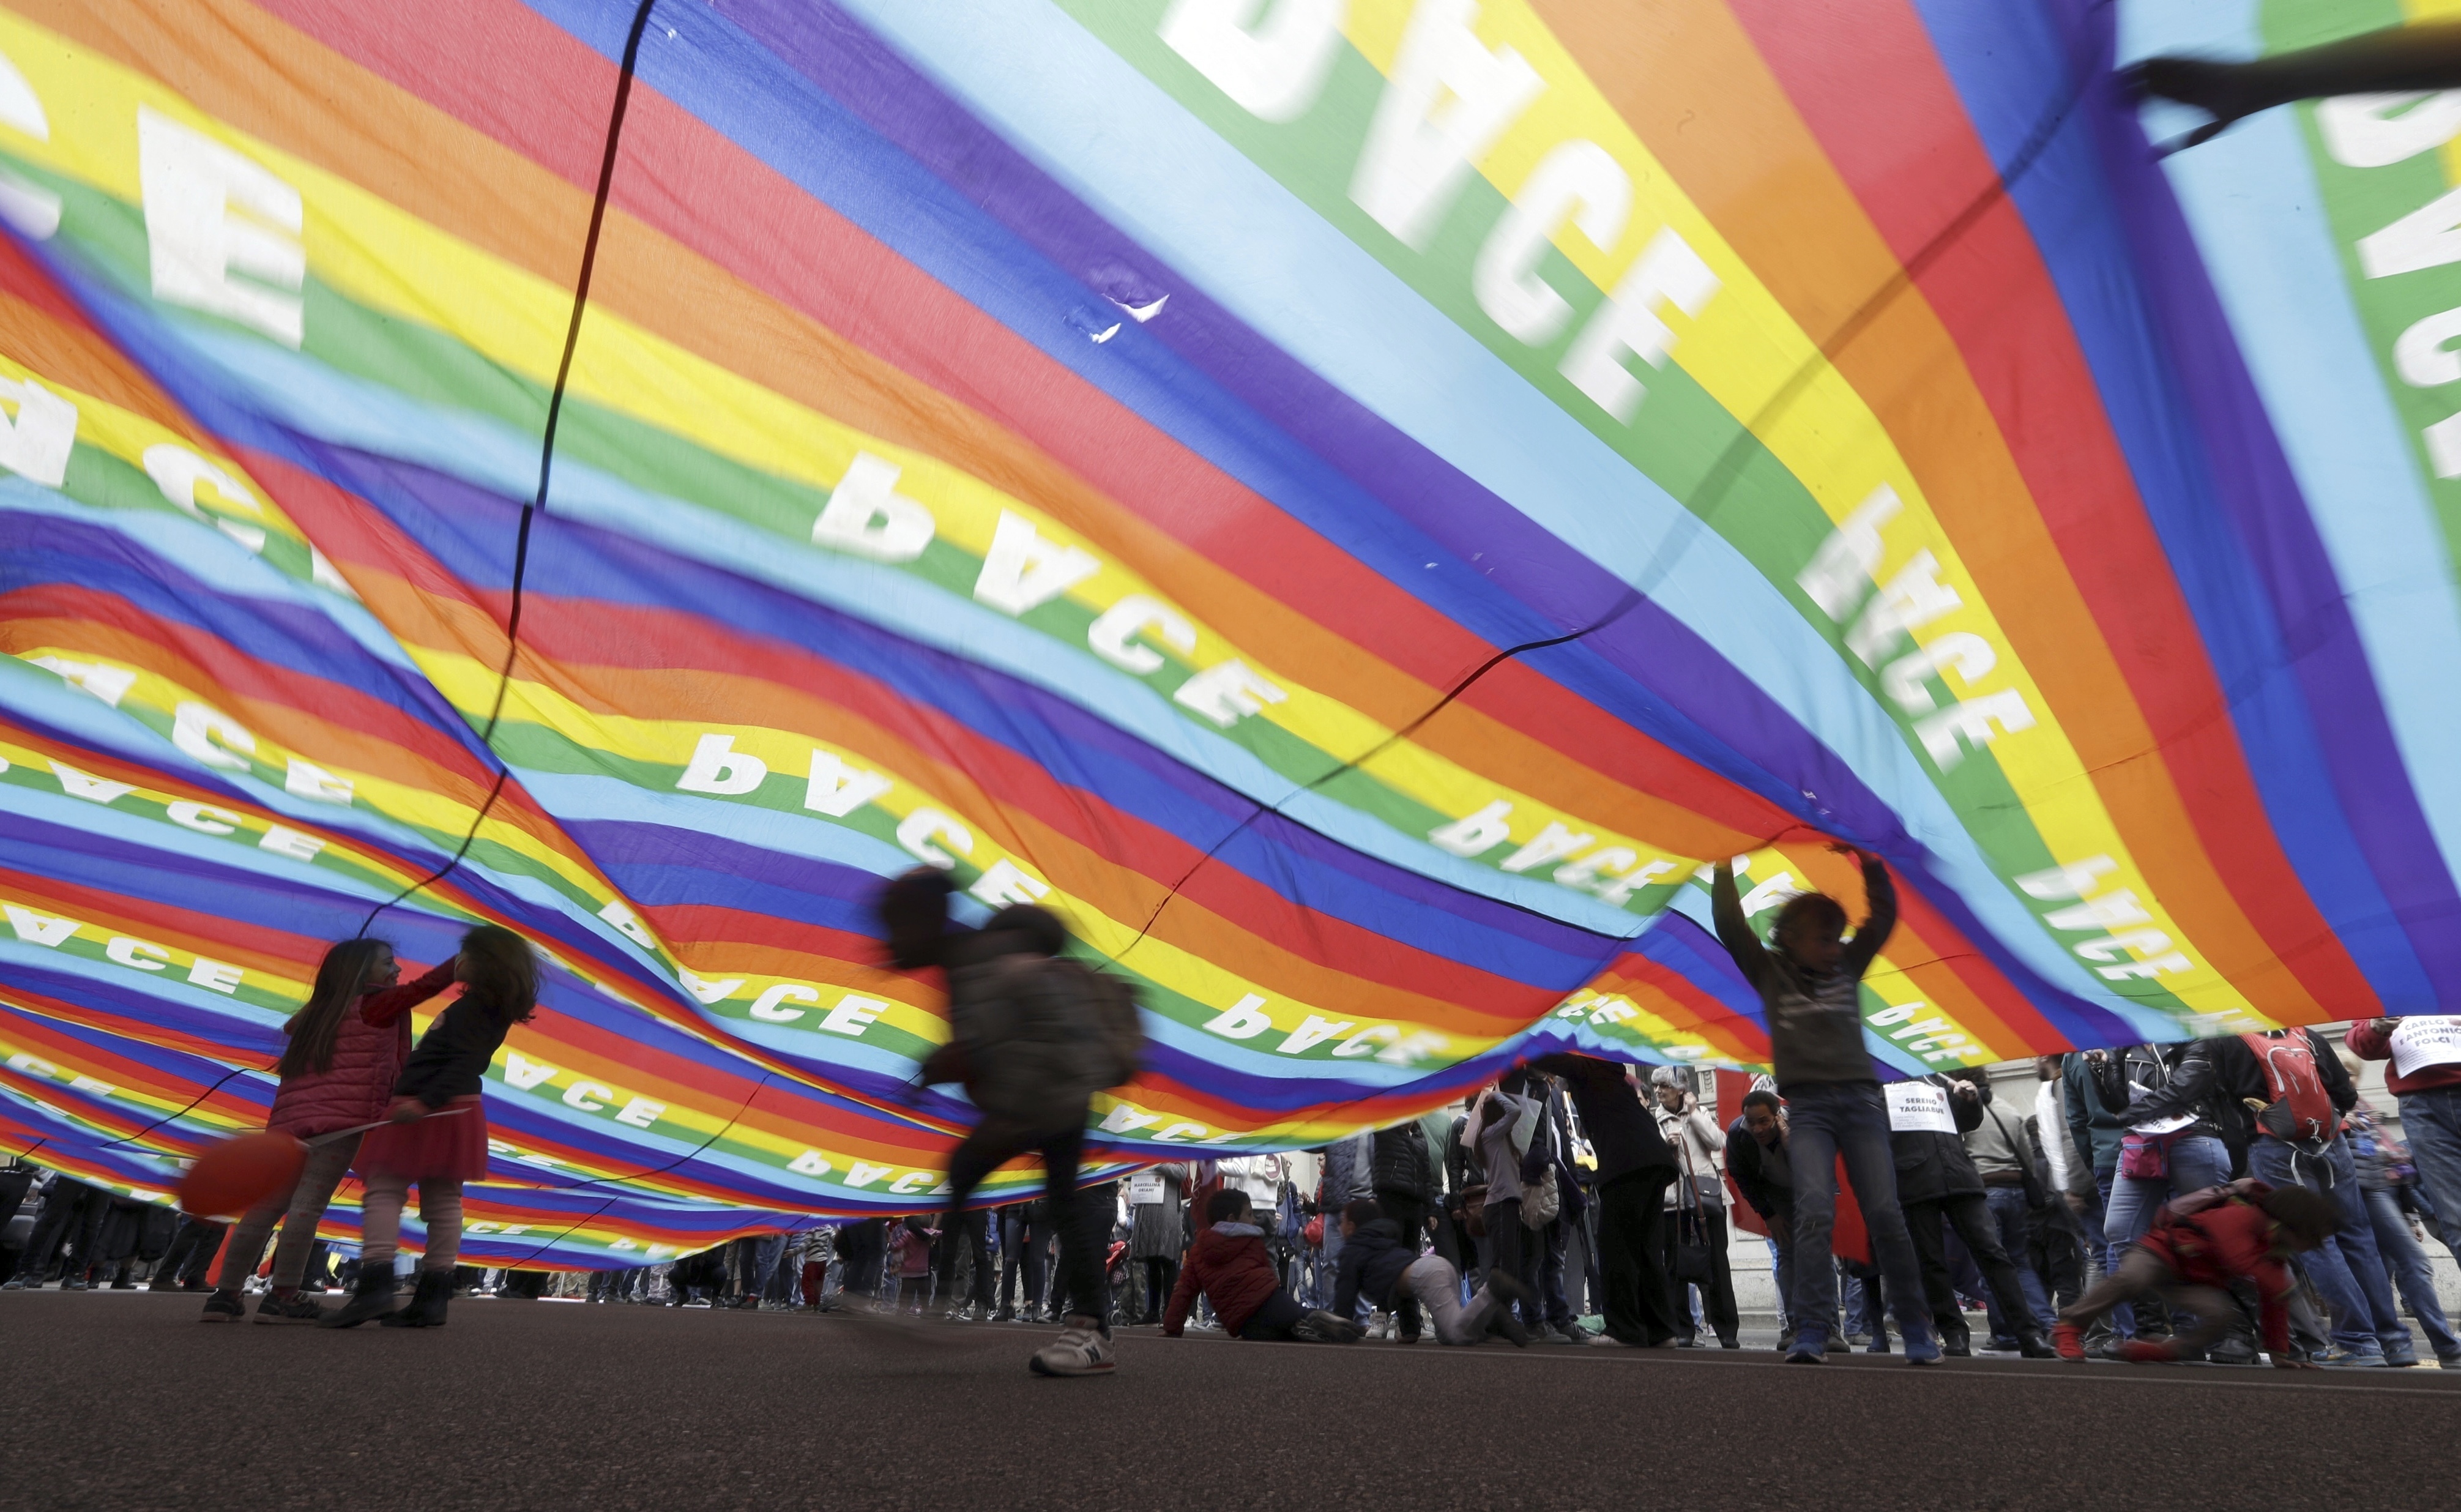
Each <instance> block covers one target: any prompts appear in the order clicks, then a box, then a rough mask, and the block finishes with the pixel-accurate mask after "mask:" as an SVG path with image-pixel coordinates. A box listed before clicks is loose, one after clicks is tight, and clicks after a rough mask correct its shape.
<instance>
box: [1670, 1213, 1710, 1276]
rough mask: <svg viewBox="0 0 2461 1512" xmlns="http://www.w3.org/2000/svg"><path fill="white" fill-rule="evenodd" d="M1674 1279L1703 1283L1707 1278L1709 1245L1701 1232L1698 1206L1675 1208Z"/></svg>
mask: <svg viewBox="0 0 2461 1512" xmlns="http://www.w3.org/2000/svg"><path fill="white" fill-rule="evenodd" d="M1675 1279H1676V1280H1677V1281H1679V1282H1703V1283H1705V1282H1707V1281H1708V1279H1709V1246H1708V1243H1707V1241H1706V1238H1705V1236H1704V1235H1703V1234H1702V1233H1701V1214H1700V1210H1699V1209H1698V1208H1678V1209H1677V1210H1676V1214H1675Z"/></svg>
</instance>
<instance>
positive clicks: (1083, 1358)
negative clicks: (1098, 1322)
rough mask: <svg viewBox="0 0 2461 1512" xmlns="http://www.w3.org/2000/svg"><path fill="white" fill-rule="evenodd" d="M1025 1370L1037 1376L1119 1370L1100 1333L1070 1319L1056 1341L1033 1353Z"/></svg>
mask: <svg viewBox="0 0 2461 1512" xmlns="http://www.w3.org/2000/svg"><path fill="white" fill-rule="evenodd" d="M1027 1366H1028V1368H1029V1369H1031V1370H1032V1371H1033V1372H1034V1374H1037V1375H1108V1374H1111V1372H1112V1371H1114V1370H1116V1369H1118V1368H1119V1361H1118V1360H1117V1359H1115V1358H1114V1357H1113V1356H1112V1353H1111V1341H1110V1340H1109V1339H1107V1338H1104V1337H1103V1336H1102V1330H1101V1329H1099V1328H1096V1327H1095V1326H1094V1325H1093V1324H1092V1323H1091V1322H1089V1321H1087V1320H1086V1319H1083V1318H1076V1317H1072V1318H1070V1319H1069V1320H1068V1326H1067V1327H1066V1328H1064V1329H1062V1330H1060V1331H1059V1337H1058V1338H1056V1339H1053V1340H1052V1341H1051V1342H1050V1343H1048V1344H1046V1345H1044V1346H1043V1347H1042V1348H1040V1349H1038V1350H1037V1351H1035V1352H1034V1358H1033V1359H1032V1360H1029V1361H1028V1362H1027Z"/></svg>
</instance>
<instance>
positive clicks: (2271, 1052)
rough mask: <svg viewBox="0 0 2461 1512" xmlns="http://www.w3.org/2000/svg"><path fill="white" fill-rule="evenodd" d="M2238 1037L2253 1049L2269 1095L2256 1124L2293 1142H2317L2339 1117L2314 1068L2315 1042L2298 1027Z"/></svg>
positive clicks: (2327, 1136)
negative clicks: (2277, 1034) (2293, 1030)
mask: <svg viewBox="0 0 2461 1512" xmlns="http://www.w3.org/2000/svg"><path fill="white" fill-rule="evenodd" d="M2238 1037H2239V1043H2241V1044H2243V1045H2245V1046H2246V1047H2247V1048H2248V1049H2249V1050H2250V1051H2252V1052H2254V1053H2255V1054H2256V1062H2257V1064H2258V1065H2259V1066H2262V1067H2263V1068H2264V1090H2265V1091H2266V1092H2267V1093H2269V1094H2270V1095H2271V1096H2272V1101H2271V1102H2269V1103H2268V1104H2266V1106H2265V1108H2264V1109H2263V1111H2262V1112H2260V1113H2258V1115H2257V1116H2256V1126H2257V1127H2258V1128H2259V1129H2262V1130H2263V1131H2264V1132H2265V1133H2267V1134H2269V1135H2272V1136H2273V1137H2274V1138H2275V1139H2281V1140H2285V1141H2287V1142H2290V1143H2294V1144H2322V1143H2324V1142H2325V1141H2326V1140H2328V1139H2332V1137H2333V1131H2334V1129H2335V1127H2336V1126H2337V1125H2339V1124H2340V1122H2341V1121H2342V1116H2341V1114H2340V1113H2339V1112H2338V1111H2336V1110H2335V1108H2334V1107H2333V1099H2332V1097H2331V1096H2330V1095H2329V1094H2328V1093H2326V1092H2325V1091H2324V1078H2323V1077H2322V1076H2321V1075H2318V1074H2317V1071H2316V1047H2315V1046H2314V1045H2313V1044H2311V1043H2310V1042H2309V1041H2308V1038H2307V1036H2306V1035H2305V1034H2303V1033H2292V1034H2284V1035H2283V1036H2281V1037H2280V1038H2279V1039H2276V1038H2274V1037H2273V1036H2272V1035H2270V1034H2241V1035H2240V1036H2238Z"/></svg>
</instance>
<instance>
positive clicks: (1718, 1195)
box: [1649, 1066, 1743, 1350]
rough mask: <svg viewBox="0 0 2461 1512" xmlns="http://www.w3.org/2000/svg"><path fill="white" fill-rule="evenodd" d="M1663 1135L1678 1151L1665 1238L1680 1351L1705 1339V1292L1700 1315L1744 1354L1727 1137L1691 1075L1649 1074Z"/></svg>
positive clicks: (1675, 1071)
mask: <svg viewBox="0 0 2461 1512" xmlns="http://www.w3.org/2000/svg"><path fill="white" fill-rule="evenodd" d="M1649 1085H1650V1092H1651V1094H1652V1096H1653V1097H1655V1098H1656V1100H1657V1106H1656V1107H1655V1109H1653V1110H1652V1111H1653V1112H1654V1113H1655V1114H1656V1115H1657V1118H1658V1133H1659V1134H1660V1135H1662V1136H1664V1137H1665V1139H1666V1143H1667V1147H1668V1148H1669V1149H1671V1150H1673V1151H1674V1152H1675V1160H1676V1167H1677V1170H1676V1177H1675V1180H1674V1181H1673V1182H1669V1183H1668V1185H1667V1188H1666V1199H1665V1209H1664V1211H1665V1217H1664V1219H1663V1221H1662V1222H1661V1224H1660V1225H1659V1233H1660V1234H1661V1235H1662V1236H1663V1240H1664V1243H1665V1245H1666V1273H1667V1275H1668V1277H1669V1278H1671V1280H1672V1284H1673V1288H1674V1304H1675V1326H1676V1328H1677V1330H1678V1332H1677V1336H1676V1340H1675V1342H1676V1344H1677V1346H1678V1347H1680V1348H1682V1349H1690V1348H1692V1347H1693V1345H1694V1344H1695V1342H1696V1341H1697V1337H1698V1330H1697V1327H1696V1325H1695V1323H1694V1321H1693V1320H1694V1317H1695V1314H1694V1312H1693V1310H1692V1298H1691V1291H1692V1289H1693V1288H1696V1287H1697V1288H1700V1292H1701V1314H1700V1315H1701V1317H1702V1318H1703V1319H1704V1320H1705V1321H1706V1322H1707V1323H1708V1325H1709V1331H1711V1332H1712V1333H1715V1334H1716V1335H1717V1336H1718V1347H1719V1348H1720V1349H1726V1350H1736V1349H1741V1348H1743V1344H1742V1342H1741V1341H1740V1340H1739V1339H1738V1338H1737V1337H1736V1330H1737V1329H1739V1328H1740V1327H1742V1322H1743V1320H1742V1317H1741V1316H1740V1314H1739V1313H1738V1311H1737V1310H1736V1307H1735V1278H1734V1273H1733V1271H1732V1270H1731V1269H1730V1268H1729V1267H1728V1266H1727V1262H1726V1187H1725V1182H1723V1180H1722V1179H1721V1176H1720V1171H1719V1162H1718V1157H1719V1155H1720V1154H1721V1153H1722V1152H1723V1150H1724V1149H1725V1148H1726V1131H1725V1130H1723V1129H1722V1128H1720V1127H1719V1126H1718V1120H1717V1118H1715V1117H1714V1116H1713V1115H1712V1113H1711V1111H1710V1110H1709V1109H1706V1108H1703V1107H1701V1104H1700V1099H1699V1098H1698V1097H1696V1096H1694V1094H1693V1091H1692V1077H1691V1073H1690V1072H1689V1071H1687V1070H1684V1069H1682V1068H1679V1067H1675V1066H1660V1067H1658V1069H1657V1070H1655V1071H1653V1072H1651V1073H1650V1074H1649Z"/></svg>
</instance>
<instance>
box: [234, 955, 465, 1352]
mask: <svg viewBox="0 0 2461 1512" xmlns="http://www.w3.org/2000/svg"><path fill="white" fill-rule="evenodd" d="M452 980H453V963H451V962H450V961H447V962H446V963H444V964H443V965H442V966H439V967H438V968H437V969H435V970H433V971H430V972H428V973H427V974H426V975H425V976H422V977H420V978H419V979H418V980H417V981H415V982H412V983H409V984H407V985H403V984H402V982H401V967H400V965H399V964H398V963H396V961H395V960H394V955H393V947H392V946H390V945H387V944H386V943H385V942H383V941H382V940H345V941H343V942H342V943H341V944H339V945H336V946H334V947H333V948H331V949H329V950H327V951H326V952H325V959H324V961H323V962H322V963H321V964H319V965H318V966H317V968H316V984H315V986H314V988H313V989H312V990H310V992H309V994H308V1001H307V1002H306V1003H304V1004H302V1005H300V1008H299V1012H295V1013H293V1014H291V1015H290V1019H289V1022H288V1023H286V1024H284V1025H283V1026H282V1033H283V1034H284V1036H285V1042H284V1045H283V1048H282V1058H281V1060H280V1061H279V1062H278V1063H277V1064H276V1067H275V1069H276V1070H277V1071H278V1072H279V1073H280V1075H281V1076H282V1085H281V1088H280V1090H278V1091H277V1092H275V1094H274V1096H273V1112H272V1115H271V1117H270V1118H268V1119H267V1120H266V1127H267V1128H268V1129H278V1130H280V1131H281V1132H283V1133H285V1134H289V1135H295V1136H296V1137H298V1138H299V1139H308V1140H317V1139H318V1137H319V1136H321V1135H335V1136H337V1137H336V1138H332V1139H322V1140H321V1141H319V1142H314V1143H311V1144H310V1147H309V1150H308V1156H307V1159H306V1161H304V1162H302V1164H301V1166H300V1170H299V1179H298V1181H297V1182H293V1183H292V1184H291V1185H290V1186H289V1187H288V1188H285V1189H283V1190H280V1191H274V1192H268V1193H267V1194H266V1196H265V1198H264V1199H263V1200H262V1201H260V1202H259V1203H257V1204H256V1205H255V1206H254V1207H251V1208H249V1209H248V1211H247V1215H246V1217H244V1218H242V1219H241V1220H240V1221H239V1224H238V1225H237V1226H236V1227H234V1228H233V1229H232V1230H231V1235H230V1240H229V1242H228V1243H227V1244H225V1246H223V1262H222V1275H221V1279H220V1283H219V1289H217V1290H216V1291H215V1292H214V1294H213V1295H212V1296H210V1297H207V1298H206V1299H205V1313H204V1321H206V1322H207V1323H221V1322H226V1321H228V1320H231V1319H235V1318H238V1317H239V1316H241V1315H242V1313H243V1312H244V1311H245V1310H246V1308H245V1305H244V1304H243V1303H242V1301H241V1299H240V1290H241V1288H242V1287H244V1286H245V1285H246V1281H247V1278H248V1275H249V1274H250V1273H251V1272H252V1271H254V1270H255V1269H256V1267H257V1263H258V1262H259V1261H260V1260H262V1259H263V1258H264V1254H265V1241H266V1238H267V1236H268V1235H269V1234H270V1233H271V1232H272V1231H273V1225H275V1224H276V1223H279V1224H281V1225H282V1242H281V1243H280V1244H279V1245H277V1246H274V1251H273V1289H271V1290H270V1291H268V1292H267V1293H266V1294H265V1297H264V1299H263V1300H262V1301H260V1302H258V1303H257V1305H256V1321H258V1322H259V1323H319V1322H322V1321H324V1319H325V1317H326V1312H325V1310H324V1309H322V1308H320V1307H318V1306H317V1305H316V1304H315V1303H313V1302H311V1301H310V1300H309V1299H308V1298H307V1297H305V1296H303V1295H301V1294H300V1289H299V1286H300V1282H301V1280H302V1279H303V1278H304V1277H305V1276H306V1274H307V1270H308V1254H309V1251H310V1250H311V1249H313V1248H314V1247H315V1244H316V1225H317V1224H318V1222H319V1221H321V1220H322V1219H323V1218H324V1216H325V1208H326V1205H327V1204H328V1203H332V1200H333V1190H334V1188H335V1187H337V1186H339V1185H340V1184H341V1182H342V1177H343V1174H344V1173H345V1172H347V1171H349V1170H350V1168H351V1162H352V1161H353V1160H355V1159H356V1158H357V1157H358V1153H359V1136H357V1135H355V1134H347V1133H342V1132H340V1131H343V1130H347V1129H350V1128H352V1127H353V1126H356V1125H362V1124H368V1123H373V1122H374V1121H375V1120H376V1119H378V1118H383V1117H384V1116H385V1108H386V1106H387V1105H388V1104H389V1103H390V1102H391V1100H392V1097H393V1083H394V1078H395V1077H396V1076H397V1075H400V1074H401V1065H402V1061H403V1060H404V1059H405V1058H406V1057H407V1056H408V1055H409V1054H410V1020H409V1018H408V1017H406V1016H404V1013H403V1011H404V1010H406V1009H409V1008H414V1007H416V1006H417V1005H418V1004H420V1003H424V1002H426V1001H427V1000H428V999H429V998H431V997H434V996H435V995H436V994H437V993H439V992H440V991H442V990H444V989H445V988H446V987H447V986H449V985H450V984H451V982H452ZM391 1280H392V1278H391V1277H390V1276H388V1277H387V1278H386V1281H387V1283H388V1285H390V1283H391Z"/></svg>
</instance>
